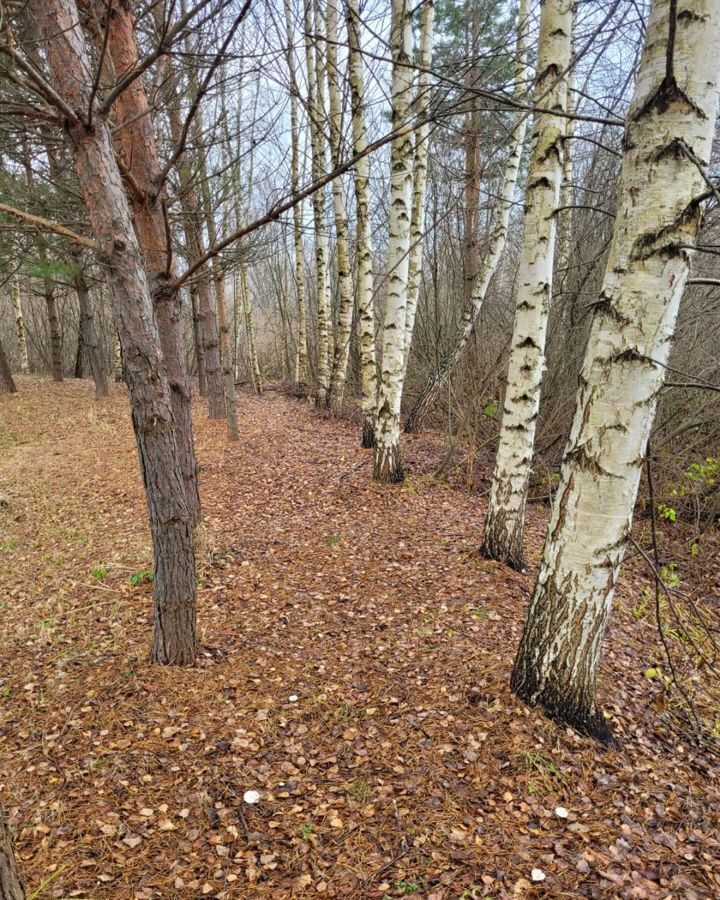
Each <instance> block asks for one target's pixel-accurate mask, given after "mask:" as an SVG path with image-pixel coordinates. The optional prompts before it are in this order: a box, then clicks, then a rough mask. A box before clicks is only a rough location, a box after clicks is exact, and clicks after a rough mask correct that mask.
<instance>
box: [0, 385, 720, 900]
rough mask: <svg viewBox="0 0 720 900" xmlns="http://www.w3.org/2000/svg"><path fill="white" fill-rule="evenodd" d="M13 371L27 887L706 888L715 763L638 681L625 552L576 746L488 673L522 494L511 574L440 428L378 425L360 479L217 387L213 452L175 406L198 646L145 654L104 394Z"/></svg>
mask: <svg viewBox="0 0 720 900" xmlns="http://www.w3.org/2000/svg"><path fill="white" fill-rule="evenodd" d="M18 381H19V389H20V393H19V394H18V395H17V396H15V397H7V398H5V397H3V398H2V399H0V507H1V508H0V598H1V599H0V608H1V609H2V615H1V618H0V787H1V788H2V801H3V803H4V805H5V807H6V809H7V810H8V812H9V814H10V815H11V817H12V819H13V821H14V822H15V823H17V840H16V843H17V851H18V854H19V858H20V863H21V867H22V870H23V873H24V876H25V880H26V884H27V887H28V889H29V893H31V894H32V897H33V898H38V900H42V898H45V897H48V898H49V897H62V898H69V897H82V898H98V900H100V898H108V897H113V898H121V900H123V898H155V897H162V898H175V897H177V898H200V897H206V896H207V897H218V898H223V897H228V898H278V900H282V898H291V897H296V896H297V897H315V896H318V897H333V898H360V900H362V898H373V897H381V896H383V895H384V896H387V897H400V896H413V897H422V898H426V900H461V898H462V900H472V898H479V897H491V898H505V897H517V896H527V897H551V898H555V897H558V898H559V897H564V898H568V897H622V898H625V897H634V898H656V897H657V898H671V897H672V898H698V897H701V898H710V897H718V896H720V843H719V837H718V829H719V827H720V765H719V764H718V757H717V755H716V754H715V753H713V752H710V751H709V750H705V751H700V750H698V749H696V748H695V747H694V746H693V745H692V744H691V743H690V742H688V741H687V740H685V739H684V738H683V737H682V735H681V733H679V732H678V731H676V730H674V729H673V728H672V726H671V724H670V722H669V719H668V716H667V714H666V713H667V711H665V712H663V707H664V692H663V686H662V683H661V679H657V678H651V677H648V674H647V670H648V668H649V667H650V668H652V667H654V666H658V664H659V663H660V662H661V661H662V660H661V657H660V652H659V649H658V641H657V632H656V626H655V624H654V622H653V618H652V615H645V614H644V612H643V610H644V607H643V605H642V604H641V603H640V601H639V598H640V597H641V596H647V591H648V586H649V585H650V584H651V582H650V579H649V577H648V573H647V572H646V571H645V570H644V568H643V565H642V561H641V560H640V559H639V558H638V557H637V555H635V558H634V559H633V560H631V561H630V562H628V564H627V565H626V566H625V570H624V572H623V575H622V579H621V586H620V589H619V591H618V594H617V598H616V611H615V614H614V617H613V621H612V624H611V627H610V630H609V635H608V639H607V642H606V647H607V651H606V658H605V665H604V669H603V678H602V682H603V683H602V688H601V697H602V703H603V707H604V709H605V714H606V716H607V717H608V719H609V721H610V723H611V725H612V728H613V730H614V732H615V734H616V735H617V737H618V738H619V740H620V743H621V749H620V750H619V751H604V750H602V749H601V748H599V747H598V746H596V745H594V744H593V743H592V742H590V741H588V740H586V739H584V738H581V737H578V736H577V735H575V734H573V733H572V732H570V731H568V730H566V729H563V728H560V727H558V726H557V725H555V724H553V723H551V722H549V721H547V720H546V719H545V718H544V717H543V716H542V715H540V714H539V713H538V712H537V711H534V710H529V709H527V708H525V707H524V706H523V705H522V704H520V703H519V702H518V701H517V700H516V699H515V698H514V696H513V695H512V694H511V692H510V690H509V688H508V677H509V673H510V667H511V665H512V660H513V655H514V649H515V646H516V644H517V641H518V639H519V635H520V629H521V627H522V621H523V615H524V610H525V607H526V604H527V601H528V597H529V593H530V590H531V588H532V586H533V580H534V575H535V572H536V565H537V556H538V553H539V548H540V544H541V540H542V536H543V528H544V524H545V520H546V516H547V509H546V508H544V507H542V506H539V505H534V506H533V507H532V508H531V509H530V511H529V522H528V545H529V548H530V567H529V571H528V572H527V573H526V574H519V573H515V572H512V571H509V570H508V569H506V568H504V567H502V566H499V565H497V564H494V563H490V562H488V561H486V560H483V559H481V558H480V557H479V556H478V555H477V553H476V548H477V546H478V543H479V540H480V535H481V529H482V523H483V515H484V500H483V499H482V497H481V496H479V495H478V494H477V493H467V492H463V491H461V490H459V489H458V488H457V487H452V486H449V485H447V484H443V483H441V482H439V481H438V480H437V479H435V478H433V477H432V475H431V474H429V473H431V472H432V471H433V468H434V466H435V465H437V463H438V462H439V460H440V459H441V458H442V456H443V445H442V438H441V436H436V435H432V434H430V435H423V436H420V437H413V438H410V439H407V440H405V448H406V451H405V459H406V462H407V464H408V469H409V471H410V476H409V478H408V480H407V481H406V483H405V484H404V485H402V486H398V487H385V486H380V485H377V484H375V483H373V481H372V479H371V462H372V461H371V454H370V453H369V452H368V451H364V450H361V449H359V448H358V446H357V443H358V430H357V427H356V426H355V425H353V424H351V423H349V422H347V421H342V420H341V421H338V420H330V419H326V418H323V417H322V416H320V415H319V414H318V413H316V412H315V411H314V410H313V409H312V408H310V407H309V406H308V405H307V404H304V403H301V402H300V401H297V400H292V399H287V398H285V397H283V396H281V395H279V394H277V393H275V392H269V393H268V394H267V395H266V396H265V397H263V398H262V399H257V398H255V397H251V396H249V395H246V394H243V395H241V397H240V398H239V404H238V418H239V423H240V440H239V442H238V443H236V444H234V445H232V444H228V443H227V441H226V439H225V433H224V425H223V423H213V422H209V421H208V420H207V418H206V416H205V414H204V410H203V409H202V408H201V407H200V406H199V405H198V407H197V408H196V410H195V427H196V440H197V447H198V453H199V459H200V463H201V467H202V472H201V478H202V484H201V488H202V498H203V505H204V514H205V522H206V533H205V536H204V546H203V548H202V552H201V567H200V590H199V633H200V638H201V643H202V650H201V654H200V657H199V660H198V663H197V665H196V666H195V667H193V668H189V669H170V668H167V669H163V668H160V667H154V666H151V665H150V664H149V663H148V651H149V646H150V639H151V627H152V602H151V596H152V585H151V584H150V583H148V582H147V581H146V580H145V578H144V576H143V573H144V572H146V570H150V569H151V568H152V557H151V549H150V542H149V536H148V532H147V526H146V511H145V505H144V500H143V494H142V489H141V484H140V478H139V473H138V467H137V461H136V453H135V447H134V442H133V437H132V433H131V428H130V423H129V416H128V411H127V403H126V399H125V395H124V390H122V389H120V388H116V389H115V392H114V395H113V397H111V398H110V399H108V400H105V401H101V402H96V401H94V400H93V399H92V397H91V388H90V385H89V383H88V382H70V381H68V382H66V383H64V384H59V385H56V384H52V383H50V382H47V381H44V380H40V379H34V378H20V379H18ZM714 549H715V550H716V549H717V548H716V547H715V548H714ZM713 552H714V551H713ZM703 557H704V562H705V564H704V566H703V567H701V568H700V569H699V571H701V572H702V573H703V574H702V578H700V577H698V579H696V580H697V582H698V583H699V582H703V584H704V590H706V591H708V592H714V596H715V598H717V596H718V594H719V593H720V584H719V581H720V571H719V567H718V561H717V557H714V562H713V557H712V555H710V556H709V558H708V555H707V554H703ZM643 592H645V593H643ZM638 610H639V612H638ZM248 790H256V791H258V792H259V793H260V802H259V803H258V804H257V805H248V804H245V803H243V799H242V798H243V794H244V793H245V792H246V791H248ZM533 870H537V871H535V872H533ZM534 879H536V880H534ZM33 891H36V893H32V892H33Z"/></svg>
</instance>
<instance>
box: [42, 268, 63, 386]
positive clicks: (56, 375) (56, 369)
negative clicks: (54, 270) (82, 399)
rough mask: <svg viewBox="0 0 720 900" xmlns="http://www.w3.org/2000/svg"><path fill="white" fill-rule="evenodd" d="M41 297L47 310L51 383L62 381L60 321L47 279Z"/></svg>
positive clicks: (52, 291)
mask: <svg viewBox="0 0 720 900" xmlns="http://www.w3.org/2000/svg"><path fill="white" fill-rule="evenodd" d="M43 297H44V298H45V308H46V309H47V318H48V328H49V330H50V366H51V368H50V372H51V374H52V379H53V381H62V380H63V364H62V363H63V360H62V332H61V331H60V320H59V319H58V314H57V302H56V300H55V289H54V288H53V285H52V282H51V281H50V279H49V278H46V279H45V281H44V288H43Z"/></svg>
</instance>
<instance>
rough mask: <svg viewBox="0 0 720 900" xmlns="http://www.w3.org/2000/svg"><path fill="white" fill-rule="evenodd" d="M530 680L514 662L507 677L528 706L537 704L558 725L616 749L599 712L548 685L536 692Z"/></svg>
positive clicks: (535, 687) (611, 735)
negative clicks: (564, 696)
mask: <svg viewBox="0 0 720 900" xmlns="http://www.w3.org/2000/svg"><path fill="white" fill-rule="evenodd" d="M531 680H532V679H527V678H522V676H521V675H520V674H519V673H518V666H517V662H516V664H515V668H514V669H513V674H512V677H511V679H510V687H511V689H512V691H513V693H514V694H515V695H516V696H517V697H519V698H520V700H522V701H523V703H527V705H528V706H538V707H540V708H541V709H542V710H543V712H544V713H545V715H546V716H547V717H548V718H549V719H552V720H553V721H554V722H557V723H558V724H560V725H569V726H570V728H572V729H573V730H574V731H577V732H578V734H583V735H585V736H586V737H589V738H592V739H593V740H594V741H597V742H598V743H600V744H603V745H604V746H606V747H608V748H611V749H614V750H617V749H618V748H619V746H620V745H619V744H618V742H617V739H616V738H615V736H614V735H613V733H612V731H610V729H609V728H608V726H607V723H606V722H605V719H604V717H603V716H602V714H601V713H598V712H596V711H592V710H589V709H587V708H586V707H585V706H584V705H583V704H581V703H573V702H572V700H567V699H561V698H560V697H557V696H555V695H554V693H553V692H552V691H550V690H549V688H547V687H546V688H545V690H543V691H541V692H540V693H539V694H538V693H537V686H536V685H533V684H529V683H528V682H529V681H531Z"/></svg>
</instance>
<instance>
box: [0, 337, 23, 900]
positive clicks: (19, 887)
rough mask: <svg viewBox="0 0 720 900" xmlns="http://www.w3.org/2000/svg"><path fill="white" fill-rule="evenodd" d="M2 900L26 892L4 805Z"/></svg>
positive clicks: (0, 822)
mask: <svg viewBox="0 0 720 900" xmlns="http://www.w3.org/2000/svg"><path fill="white" fill-rule="evenodd" d="M0 353H2V351H0ZM0 900H25V890H24V889H23V883H22V881H21V879H20V872H19V870H18V865H17V861H16V860H15V853H14V852H13V844H12V834H11V833H10V826H9V825H8V821H7V819H6V818H5V810H4V809H3V808H2V804H0Z"/></svg>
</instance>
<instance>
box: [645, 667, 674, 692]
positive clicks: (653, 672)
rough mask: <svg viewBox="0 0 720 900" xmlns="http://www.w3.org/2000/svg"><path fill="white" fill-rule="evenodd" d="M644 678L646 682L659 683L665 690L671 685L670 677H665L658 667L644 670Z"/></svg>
mask: <svg viewBox="0 0 720 900" xmlns="http://www.w3.org/2000/svg"><path fill="white" fill-rule="evenodd" d="M645 677H646V678H647V680H648V681H659V682H661V683H662V684H664V685H665V687H666V688H668V687H670V685H671V684H672V676H671V675H666V674H665V673H664V672H663V670H662V669H661V668H660V666H653V667H651V668H649V669H645Z"/></svg>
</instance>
